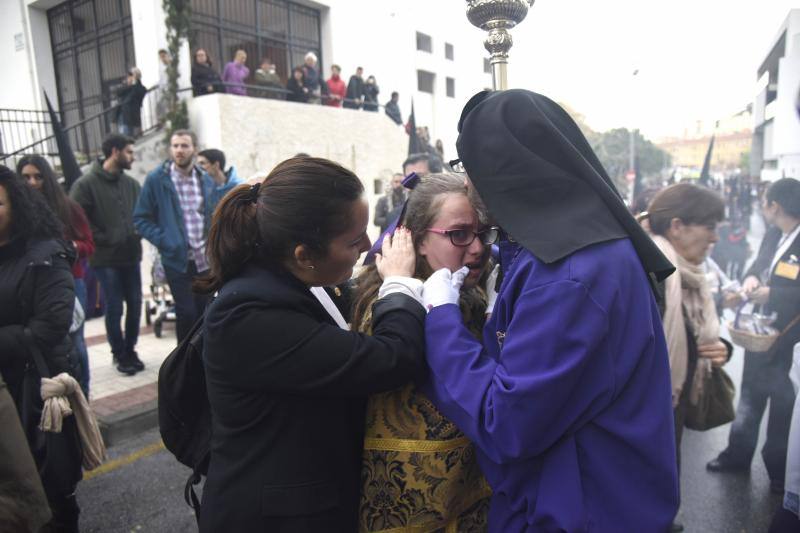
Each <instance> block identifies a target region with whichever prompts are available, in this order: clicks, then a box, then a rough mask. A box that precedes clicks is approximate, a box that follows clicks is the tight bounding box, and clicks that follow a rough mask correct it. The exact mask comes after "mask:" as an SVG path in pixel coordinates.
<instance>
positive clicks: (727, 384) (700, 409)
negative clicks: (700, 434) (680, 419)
mask: <svg viewBox="0 0 800 533" xmlns="http://www.w3.org/2000/svg"><path fill="white" fill-rule="evenodd" d="M705 380H706V382H705V383H704V384H703V392H702V394H701V395H700V398H699V399H698V400H697V404H696V405H693V404H692V403H691V402H689V405H688V407H687V408H686V419H685V425H686V427H687V428H689V429H694V430H697V431H706V430H708V429H712V428H715V427H717V426H721V425H723V424H727V423H728V422H731V421H732V420H733V419H734V417H735V416H736V411H735V410H734V408H733V396H734V395H735V394H736V387H735V386H734V385H733V380H732V379H731V377H730V376H729V375H728V373H727V372H725V371H724V370H723V369H721V368H712V369H711V372H710V373H709V374H708V375H707V376H706V378H705Z"/></svg>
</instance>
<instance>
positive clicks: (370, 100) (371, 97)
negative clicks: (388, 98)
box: [364, 76, 381, 111]
mask: <svg viewBox="0 0 800 533" xmlns="http://www.w3.org/2000/svg"><path fill="white" fill-rule="evenodd" d="M380 92H381V90H380V89H379V88H378V82H376V81H375V76H370V77H369V78H367V82H366V83H365V84H364V111H378V93H380Z"/></svg>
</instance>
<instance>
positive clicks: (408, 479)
mask: <svg viewBox="0 0 800 533" xmlns="http://www.w3.org/2000/svg"><path fill="white" fill-rule="evenodd" d="M481 211H482V208H481V207H480V204H479V203H478V202H477V201H476V199H475V198H474V197H472V196H470V194H469V192H468V190H467V188H466V186H465V185H464V178H463V177H460V176H457V175H454V174H430V175H428V176H425V177H423V178H422V179H421V181H420V182H419V183H418V184H417V185H416V186H415V187H414V189H413V190H411V191H410V193H409V198H408V204H407V206H406V212H405V214H404V216H403V219H402V220H401V221H400V222H401V223H402V225H403V226H404V227H406V228H407V229H408V230H409V231H410V232H411V235H412V238H413V242H414V249H415V251H416V268H415V271H414V277H415V278H417V279H420V280H424V279H425V278H427V277H428V276H429V275H430V274H432V273H433V272H434V271H435V270H438V269H440V268H445V267H446V268H450V269H452V270H458V269H460V268H462V267H464V266H466V267H468V268H469V274H468V275H467V278H466V281H465V284H464V289H463V290H462V291H461V299H460V302H459V306H460V308H461V312H462V316H463V320H464V324H465V325H466V326H467V327H468V328H469V330H470V331H471V332H472V333H473V334H474V335H475V336H479V335H480V331H481V329H482V328H483V323H484V321H485V312H486V300H487V296H486V292H485V290H484V286H485V281H486V275H487V271H488V265H489V256H490V249H489V245H490V244H491V243H492V242H494V240H495V239H496V238H497V229H496V228H490V227H487V226H486V225H485V223H484V219H485V217H484V216H483V214H482V212H481ZM482 282H483V283H482ZM356 285H357V287H356V291H355V293H356V296H355V304H354V313H353V322H352V324H353V328H357V329H358V330H359V331H362V332H367V333H369V332H370V331H371V330H372V325H373V324H372V315H371V313H370V308H371V306H372V304H373V302H374V301H375V300H376V299H377V297H378V288H379V287H380V285H381V279H380V276H379V275H378V272H377V269H376V267H375V266H374V265H370V266H367V267H366V268H365V269H364V270H363V271H362V273H361V275H360V276H359V278H358V279H357V280H356ZM366 421H367V422H366V436H365V442H364V452H363V463H362V471H361V480H362V486H361V505H360V512H359V531H361V532H378V531H386V530H392V531H395V530H396V529H395V528H398V527H402V528H405V527H414V528H419V531H437V530H439V529H445V528H448V530H450V528H452V529H453V530H457V531H464V532H478V531H485V530H486V520H487V513H488V503H489V487H488V485H487V483H486V481H485V480H484V478H483V475H482V474H481V471H480V468H479V467H478V464H477V461H476V456H475V451H474V449H473V445H472V444H471V443H470V442H469V441H468V440H467V438H466V437H465V436H464V434H463V433H461V431H459V429H458V428H457V427H456V426H455V424H453V423H452V422H451V421H450V420H448V419H447V418H445V417H444V416H443V415H442V414H441V413H440V412H439V411H438V410H437V409H436V408H435V407H434V406H433V404H432V403H431V402H430V400H428V398H427V397H426V396H425V395H424V394H423V393H422V392H421V391H420V390H419V388H418V387H417V384H416V383H414V382H410V383H407V384H405V385H404V386H402V387H400V388H398V389H396V390H393V391H389V392H383V393H379V394H375V395H373V396H372V397H371V398H370V399H369V403H368V406H367V414H366ZM409 501H415V502H416V504H415V505H414V506H413V507H412V506H409V505H408V502H409ZM415 530H417V529H415Z"/></svg>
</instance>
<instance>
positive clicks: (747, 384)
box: [720, 346, 795, 482]
mask: <svg viewBox="0 0 800 533" xmlns="http://www.w3.org/2000/svg"><path fill="white" fill-rule="evenodd" d="M791 363H792V347H791V346H789V347H788V348H787V347H783V346H782V347H779V349H778V350H777V351H776V353H775V354H773V355H772V356H769V355H766V354H757V353H756V354H754V353H750V352H745V357H744V372H743V374H742V391H741V396H740V398H739V405H738V406H737V408H736V419H735V420H734V421H733V425H732V426H731V433H730V436H729V437H728V447H727V449H725V451H723V452H722V453H721V454H720V459H722V460H724V461H726V462H729V463H732V464H736V465H741V466H748V465H749V464H750V462H751V461H752V460H753V454H754V453H755V450H756V445H757V444H758V433H759V427H760V426H761V419H762V418H763V416H764V410H765V409H766V407H767V401H768V400H769V420H768V421H767V441H766V442H765V443H764V448H763V449H762V450H761V456H762V457H763V459H764V465H765V466H766V467H767V473H768V474H769V478H770V480H772V481H776V482H783V480H784V477H785V472H786V452H787V446H788V441H789V424H790V422H791V420H792V409H793V407H794V398H795V395H794V389H793V388H792V382H791V380H790V379H789V367H790V366H791Z"/></svg>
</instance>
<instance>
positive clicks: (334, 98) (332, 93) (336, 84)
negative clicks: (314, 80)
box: [325, 65, 347, 107]
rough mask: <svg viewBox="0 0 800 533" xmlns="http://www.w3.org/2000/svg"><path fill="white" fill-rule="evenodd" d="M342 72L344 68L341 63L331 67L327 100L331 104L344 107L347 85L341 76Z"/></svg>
mask: <svg viewBox="0 0 800 533" xmlns="http://www.w3.org/2000/svg"><path fill="white" fill-rule="evenodd" d="M341 73H342V68H341V67H340V66H339V65H333V66H332V67H331V77H330V79H329V80H328V81H327V83H328V98H327V100H326V101H325V103H326V104H327V105H329V106H333V107H342V100H344V98H345V96H346V95H347V87H345V84H344V81H343V80H342V78H341V76H340V74H341Z"/></svg>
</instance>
